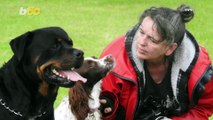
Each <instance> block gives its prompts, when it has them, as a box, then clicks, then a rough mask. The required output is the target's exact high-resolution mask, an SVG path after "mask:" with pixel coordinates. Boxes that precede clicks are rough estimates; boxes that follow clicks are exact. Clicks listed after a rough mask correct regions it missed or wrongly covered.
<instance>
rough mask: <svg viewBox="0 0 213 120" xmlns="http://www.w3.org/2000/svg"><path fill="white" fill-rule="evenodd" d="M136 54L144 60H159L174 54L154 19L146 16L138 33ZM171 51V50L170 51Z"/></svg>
mask: <svg viewBox="0 0 213 120" xmlns="http://www.w3.org/2000/svg"><path fill="white" fill-rule="evenodd" d="M135 38H136V55H137V56H138V57H139V58H140V59H143V60H159V59H162V58H164V57H165V56H168V55H170V54H172V52H173V51H169V50H170V45H168V44H167V43H166V41H165V40H163V39H162V37H161V35H160V34H159V33H158V31H157V27H156V25H155V23H154V21H153V20H152V19H151V18H150V17H145V18H144V19H143V21H142V23H141V25H140V27H139V29H138V31H137V33H136V36H135ZM168 51H169V52H168Z"/></svg>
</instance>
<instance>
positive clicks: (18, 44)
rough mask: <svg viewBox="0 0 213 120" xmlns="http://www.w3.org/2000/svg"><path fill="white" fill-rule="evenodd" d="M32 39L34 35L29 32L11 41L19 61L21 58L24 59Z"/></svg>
mask: <svg viewBox="0 0 213 120" xmlns="http://www.w3.org/2000/svg"><path fill="white" fill-rule="evenodd" d="M31 38H32V33H31V32H27V33H25V34H23V35H20V36H18V37H16V38H14V39H12V40H11V42H10V47H11V49H12V51H13V53H14V55H15V56H16V57H17V59H18V60H21V58H22V57H23V55H24V50H25V47H26V45H27V42H28V41H29V39H31Z"/></svg>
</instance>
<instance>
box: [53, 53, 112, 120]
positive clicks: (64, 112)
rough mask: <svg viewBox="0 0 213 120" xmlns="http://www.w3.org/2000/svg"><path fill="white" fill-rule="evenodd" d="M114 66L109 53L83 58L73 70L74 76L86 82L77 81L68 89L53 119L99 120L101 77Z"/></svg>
mask: <svg viewBox="0 0 213 120" xmlns="http://www.w3.org/2000/svg"><path fill="white" fill-rule="evenodd" d="M114 66H115V61H114V58H113V57H112V56H111V55H108V56H105V57H103V58H101V59H97V58H95V57H89V58H85V60H84V63H83V65H82V66H81V67H80V68H78V69H75V71H76V72H77V73H76V75H77V76H76V77H78V78H79V79H87V82H86V83H83V82H81V81H77V82H76V84H75V85H74V86H73V87H72V88H70V89H69V94H68V97H65V98H64V99H63V100H62V102H61V103H60V105H59V106H58V108H57V109H56V110H55V120H100V119H101V114H100V112H99V110H98V108H99V106H100V103H99V95H100V92H101V88H100V86H101V79H102V78H103V77H104V76H106V75H107V73H109V72H110V71H111V70H112V69H113V68H114ZM79 74H80V75H81V76H79Z"/></svg>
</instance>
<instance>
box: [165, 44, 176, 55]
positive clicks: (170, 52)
mask: <svg viewBox="0 0 213 120" xmlns="http://www.w3.org/2000/svg"><path fill="white" fill-rule="evenodd" d="M176 48H177V43H172V44H171V45H169V46H168V48H167V50H166V52H165V55H166V56H170V55H171V54H172V53H173V52H174V51H175V50H176Z"/></svg>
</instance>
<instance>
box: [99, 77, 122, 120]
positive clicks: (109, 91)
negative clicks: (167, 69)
mask: <svg viewBox="0 0 213 120" xmlns="http://www.w3.org/2000/svg"><path fill="white" fill-rule="evenodd" d="M117 80H118V78H116V77H115V76H114V75H113V74H112V73H109V74H108V75H107V76H106V77H105V78H104V79H102V92H101V96H104V97H109V98H110V99H112V100H113V101H114V109H113V111H112V113H111V114H109V115H107V116H103V120H113V119H114V117H115V113H116V110H117V108H118V105H119V101H118V96H117V95H118V94H119V91H120V89H119V85H118V83H117Z"/></svg>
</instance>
